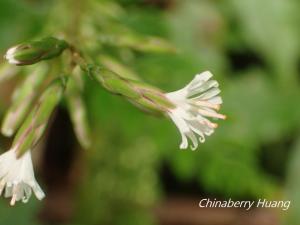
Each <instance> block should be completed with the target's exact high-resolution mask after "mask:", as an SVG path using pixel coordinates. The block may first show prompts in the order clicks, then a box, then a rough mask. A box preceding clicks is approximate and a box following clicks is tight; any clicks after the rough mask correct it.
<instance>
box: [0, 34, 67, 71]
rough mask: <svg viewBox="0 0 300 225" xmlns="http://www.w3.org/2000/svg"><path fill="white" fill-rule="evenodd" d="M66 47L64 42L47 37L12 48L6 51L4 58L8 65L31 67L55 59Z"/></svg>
mask: <svg viewBox="0 0 300 225" xmlns="http://www.w3.org/2000/svg"><path fill="white" fill-rule="evenodd" d="M67 47H68V44H67V42H65V41H64V40H59V39H56V38H53V37H47V38H43V39H41V40H39V41H31V42H27V43H23V44H19V45H17V46H15V47H12V48H10V49H8V51H7V52H6V54H5V56H4V57H5V59H7V60H8V62H9V63H10V64H15V65H19V66H21V65H31V64H34V63H37V62H40V61H42V60H47V59H52V58H54V57H57V56H59V55H60V54H61V53H62V52H63V51H64V50H65V49H66V48H67Z"/></svg>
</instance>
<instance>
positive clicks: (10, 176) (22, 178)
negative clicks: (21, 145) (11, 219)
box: [0, 149, 45, 206]
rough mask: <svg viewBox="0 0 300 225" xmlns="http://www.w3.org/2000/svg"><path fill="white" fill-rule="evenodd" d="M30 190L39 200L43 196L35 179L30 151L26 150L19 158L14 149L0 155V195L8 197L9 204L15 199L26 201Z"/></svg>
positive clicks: (13, 202) (15, 200)
mask: <svg viewBox="0 0 300 225" xmlns="http://www.w3.org/2000/svg"><path fill="white" fill-rule="evenodd" d="M32 191H33V192H34V194H35V196H36V197H37V198H38V199H39V200H41V199H43V198H44V197H45V194H44V192H43V190H42V189H41V188H40V186H39V184H38V183H37V181H36V180H35V177H34V171H33V166H32V160H31V151H30V150H29V151H27V152H26V153H24V155H22V156H21V157H20V158H19V159H17V153H16V151H15V149H11V150H9V151H7V152H5V153H3V154H2V155H0V196H1V195H2V192H4V197H6V198H10V197H11V201H10V205H12V206H13V205H14V204H15V203H16V202H17V201H20V200H22V202H24V203H26V202H28V200H29V198H30V196H31V193H32Z"/></svg>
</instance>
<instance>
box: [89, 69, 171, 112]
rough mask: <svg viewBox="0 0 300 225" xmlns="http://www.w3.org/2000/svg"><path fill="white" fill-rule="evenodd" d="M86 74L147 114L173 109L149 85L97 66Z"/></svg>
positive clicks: (165, 99)
mask: <svg viewBox="0 0 300 225" xmlns="http://www.w3.org/2000/svg"><path fill="white" fill-rule="evenodd" d="M88 72H89V74H90V76H93V77H94V78H95V79H96V80H97V81H98V82H99V83H100V84H101V85H102V86H103V87H104V88H105V89H106V90H108V91H109V92H111V93H114V94H118V95H121V96H123V97H125V98H127V99H128V100H129V101H130V102H131V103H133V104H134V105H136V106H137V107H139V108H140V109H143V110H145V111H147V112H151V113H154V114H164V113H166V112H167V111H168V110H169V109H172V108H173V107H174V105H173V104H172V102H170V101H169V100H168V99H167V98H166V96H165V95H164V93H163V92H162V91H161V90H160V89H158V88H155V87H153V86H151V85H147V84H145V83H143V82H141V81H137V80H131V79H126V78H124V77H121V76H119V75H118V74H116V73H114V72H112V71H110V70H107V69H105V68H100V67H97V66H95V67H92V66H90V67H89V71H88Z"/></svg>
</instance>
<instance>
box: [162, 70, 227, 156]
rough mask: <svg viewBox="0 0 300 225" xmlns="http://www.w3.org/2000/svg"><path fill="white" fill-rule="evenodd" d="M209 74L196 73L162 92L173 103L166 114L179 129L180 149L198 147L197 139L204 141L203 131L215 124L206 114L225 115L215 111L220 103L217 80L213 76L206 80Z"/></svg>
mask: <svg viewBox="0 0 300 225" xmlns="http://www.w3.org/2000/svg"><path fill="white" fill-rule="evenodd" d="M212 76H213V75H212V74H211V73H210V72H209V71H205V72H203V73H201V74H197V75H196V76H195V77H194V79H193V80H192V81H191V82H190V83H189V84H188V85H186V86H185V87H184V88H182V89H180V90H178V91H175V92H170V93H167V94H166V97H167V98H168V99H169V100H170V101H171V102H172V103H173V104H174V105H175V107H174V108H173V109H170V110H169V111H168V112H167V114H168V115H169V116H170V118H171V119H172V120H173V122H174V123H175V125H176V126H177V128H178V129H179V131H180V133H181V136H182V142H181V145H180V148H181V149H186V148H188V146H189V140H188V139H190V140H191V142H192V146H191V149H192V150H195V149H196V148H197V147H198V140H199V141H200V142H201V143H202V142H204V141H205V135H207V136H209V135H211V134H212V133H213V132H214V129H215V128H216V127H217V126H218V125H217V124H216V123H213V122H211V121H210V120H208V119H207V117H211V118H215V119H225V118H226V116H225V115H222V114H219V113H217V112H216V111H217V110H219V109H220V105H221V104H222V98H221V97H220V96H219V93H220V89H219V88H218V87H219V84H218V82H217V81H215V80H210V78H211V77H212Z"/></svg>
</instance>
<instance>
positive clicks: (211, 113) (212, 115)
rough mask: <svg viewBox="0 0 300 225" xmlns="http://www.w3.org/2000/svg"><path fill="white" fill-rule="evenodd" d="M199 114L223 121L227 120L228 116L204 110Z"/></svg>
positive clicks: (200, 110)
mask: <svg viewBox="0 0 300 225" xmlns="http://www.w3.org/2000/svg"><path fill="white" fill-rule="evenodd" d="M198 112H199V113H201V114H202V115H203V116H209V117H214V118H218V119H222V120H225V119H226V116H225V115H223V114H219V113H215V112H209V111H206V110H202V109H199V110H198Z"/></svg>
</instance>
